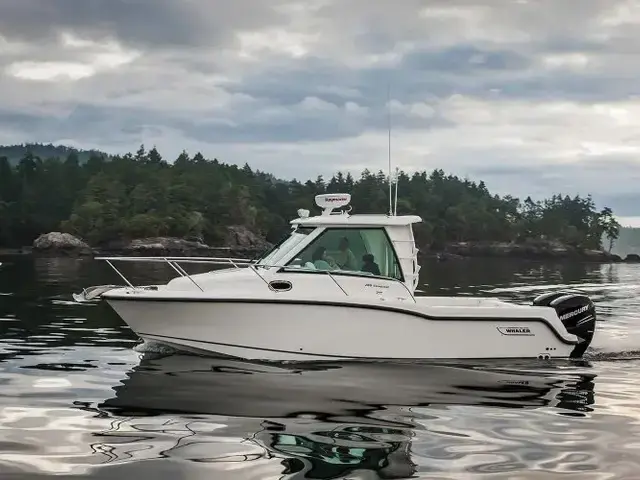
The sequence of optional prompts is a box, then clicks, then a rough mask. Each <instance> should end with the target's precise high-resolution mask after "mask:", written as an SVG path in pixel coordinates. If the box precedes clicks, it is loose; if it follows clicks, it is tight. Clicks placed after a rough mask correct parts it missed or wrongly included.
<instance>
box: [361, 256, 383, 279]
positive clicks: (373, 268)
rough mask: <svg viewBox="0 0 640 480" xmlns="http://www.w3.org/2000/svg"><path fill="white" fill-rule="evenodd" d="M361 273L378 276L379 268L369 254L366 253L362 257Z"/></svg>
mask: <svg viewBox="0 0 640 480" xmlns="http://www.w3.org/2000/svg"><path fill="white" fill-rule="evenodd" d="M362 262H363V264H362V271H363V272H369V273H372V274H374V275H380V267H379V266H378V264H377V263H376V262H375V258H374V256H373V255H371V254H370V253H366V254H364V255H363V256H362Z"/></svg>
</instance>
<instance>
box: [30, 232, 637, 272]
mask: <svg viewBox="0 0 640 480" xmlns="http://www.w3.org/2000/svg"><path fill="white" fill-rule="evenodd" d="M223 245H224V246H211V245H207V244H206V243H204V242H203V241H202V240H201V239H196V238H172V237H150V238H140V239H132V240H120V241H115V242H109V243H107V244H104V245H99V246H93V247H92V246H89V245H88V244H87V243H86V242H84V241H83V240H82V239H79V238H77V237H74V236H73V235H70V234H68V233H61V232H50V233H47V234H43V235H40V236H39V237H38V238H37V239H36V240H35V241H34V242H33V247H32V248H31V251H32V252H33V253H34V254H41V255H57V256H65V255H67V256H68V255H74V256H81V255H104V254H107V255H125V256H189V257H199V256H203V257H204V256H233V257H244V258H247V257H249V258H250V257H253V256H255V255H256V253H259V252H263V251H265V250H267V249H268V248H270V247H271V244H270V243H269V242H267V241H266V240H264V238H262V237H260V236H259V235H256V234H255V233H254V232H252V231H250V230H249V229H247V228H246V227H243V226H240V225H236V226H232V227H228V228H227V232H226V236H225V238H224V241H223ZM420 251H421V254H420V256H421V257H423V258H425V257H426V258H436V259H438V260H441V261H446V260H458V259H463V258H468V257H487V258H514V259H524V260H573V261H581V262H600V263H617V262H628V263H640V255H637V254H629V255H627V256H626V257H625V258H624V259H623V258H621V257H620V256H618V255H614V254H610V253H608V252H605V251H602V250H582V249H577V248H575V247H572V246H569V245H564V244H561V243H558V242H553V241H541V240H539V241H529V242H524V243H509V242H457V243H450V244H447V245H445V246H444V248H442V249H439V250H432V249H429V248H421V249H420Z"/></svg>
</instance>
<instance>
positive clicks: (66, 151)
mask: <svg viewBox="0 0 640 480" xmlns="http://www.w3.org/2000/svg"><path fill="white" fill-rule="evenodd" d="M28 153H30V154H31V155H33V156H35V157H38V158H41V159H42V160H46V159H48V158H56V159H60V158H62V159H65V158H67V157H68V156H69V155H75V156H77V157H78V161H79V162H80V163H85V162H86V161H87V160H89V158H91V157H92V156H103V157H105V158H107V157H109V155H107V154H106V153H103V152H99V151H97V150H78V149H75V148H73V147H67V146H64V145H53V144H50V143H49V144H44V143H23V144H19V145H0V158H2V157H6V158H7V160H9V163H10V164H11V165H17V164H18V163H19V162H20V160H22V158H24V156H25V155H27V154H28Z"/></svg>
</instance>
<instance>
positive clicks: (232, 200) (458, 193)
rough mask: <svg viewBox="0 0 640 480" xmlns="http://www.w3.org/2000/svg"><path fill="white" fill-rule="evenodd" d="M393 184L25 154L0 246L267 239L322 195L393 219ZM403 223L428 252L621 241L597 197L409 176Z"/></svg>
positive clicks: (8, 184)
mask: <svg viewBox="0 0 640 480" xmlns="http://www.w3.org/2000/svg"><path fill="white" fill-rule="evenodd" d="M388 182H389V179H388V176H387V175H386V174H385V173H383V172H382V171H379V172H377V173H374V172H371V171H369V170H365V171H363V172H362V174H361V175H360V177H359V178H353V176H352V175H351V174H349V173H347V174H343V173H341V172H338V173H336V174H335V175H334V176H333V177H332V178H330V179H327V180H325V179H324V178H323V177H322V176H318V177H317V178H316V179H315V180H307V181H305V182H301V181H298V180H295V179H294V180H291V181H285V180H280V179H277V178H275V177H274V176H273V175H270V174H269V173H265V172H261V171H258V170H252V169H251V168H250V167H249V166H248V165H246V164H245V165H244V166H243V167H238V166H236V165H230V164H225V163H222V162H219V161H218V160H216V159H213V160H208V159H205V158H204V156H203V155H202V154H200V153H197V154H195V155H194V156H190V155H188V154H187V153H186V152H183V153H182V154H180V156H179V157H178V158H177V159H176V160H175V161H174V162H172V163H169V162H167V161H166V160H165V159H164V158H163V157H162V156H161V154H160V153H159V152H158V151H157V150H156V149H155V148H152V149H151V150H148V151H147V150H146V149H145V147H144V145H142V146H141V147H140V148H139V149H138V151H137V152H135V153H128V154H126V155H117V156H109V157H107V156H106V155H101V154H98V153H95V152H92V153H91V155H90V156H89V158H88V159H87V160H85V161H82V162H81V161H80V160H79V157H78V154H77V153H76V152H75V151H71V153H69V155H67V156H66V158H57V157H52V158H45V159H42V158H40V157H38V156H36V155H34V154H33V153H32V152H30V151H27V152H26V153H25V154H24V155H23V157H22V158H21V159H20V161H19V162H17V164H16V165H13V162H9V160H8V158H6V157H0V245H2V246H22V245H27V244H31V242H32V241H33V240H34V239H35V238H36V237H37V236H38V235H39V234H41V233H46V232H49V231H54V230H62V231H66V232H69V233H72V234H74V235H78V236H80V237H81V238H83V239H85V240H86V241H87V242H89V243H90V244H92V245H100V244H104V243H107V242H109V241H112V240H121V239H128V238H144V237H150V236H172V237H198V238H201V239H202V240H204V241H205V242H207V243H209V244H211V245H217V244H220V242H222V241H223V238H224V236H225V231H226V227H228V226H231V225H243V226H246V227H247V228H249V229H251V230H253V231H254V232H255V233H258V234H261V235H263V236H264V237H265V238H266V239H267V240H269V241H272V242H273V241H277V240H278V239H279V238H280V237H281V236H282V235H283V234H285V233H286V232H287V231H288V230H289V223H288V222H289V221H290V220H291V219H292V218H295V217H296V216H297V214H296V212H297V210H298V209H299V208H307V209H309V210H311V211H312V212H313V211H316V210H317V207H316V206H315V204H314V196H315V195H317V194H320V193H336V192H346V193H351V194H352V206H353V211H354V213H383V212H386V211H388V205H389V199H388V188H389V183H388ZM397 182H398V206H397V213H398V214H399V215H401V214H416V215H420V216H421V217H422V218H423V223H422V224H419V225H417V226H416V236H417V237H418V239H419V241H420V243H421V246H422V248H424V246H430V247H432V248H440V247H442V246H444V245H445V244H447V243H448V242H460V241H505V242H524V241H528V240H541V239H547V240H557V241H560V242H562V243H564V244H567V245H572V246H575V247H578V248H592V249H598V248H601V247H602V245H601V242H602V237H603V234H604V236H609V237H611V238H616V237H617V235H618V230H619V227H620V226H619V225H618V224H617V222H616V221H615V218H614V217H613V212H612V211H611V209H610V208H608V207H605V208H603V209H601V210H599V209H597V208H596V206H595V203H594V201H593V200H592V198H591V197H590V196H587V197H580V196H577V195H576V196H569V195H561V194H557V195H553V196H552V197H551V198H547V199H543V200H539V201H534V200H532V199H531V198H526V199H525V200H523V201H521V200H519V199H518V198H515V197H512V196H509V195H507V196H503V197H500V196H498V195H494V194H491V193H490V192H489V190H488V189H487V187H486V186H485V184H484V182H482V181H481V182H474V181H470V180H468V179H462V178H459V177H457V176H454V175H447V174H445V172H444V171H443V170H440V169H436V170H433V171H431V172H426V171H422V172H416V173H413V174H411V175H409V174H407V173H405V172H399V174H398V176H397Z"/></svg>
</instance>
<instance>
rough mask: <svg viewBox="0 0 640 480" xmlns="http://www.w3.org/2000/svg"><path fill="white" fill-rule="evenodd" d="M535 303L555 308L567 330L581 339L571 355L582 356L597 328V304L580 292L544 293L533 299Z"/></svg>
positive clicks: (572, 356)
mask: <svg viewBox="0 0 640 480" xmlns="http://www.w3.org/2000/svg"><path fill="white" fill-rule="evenodd" d="M533 305H535V306H538V307H552V308H553V309H555V311H556V313H557V314H558V317H559V318H560V321H562V324H563V325H564V326H565V328H566V329H567V332H569V333H571V334H573V335H576V336H577V337H578V338H579V339H580V340H581V342H580V343H579V344H578V345H576V347H575V348H574V349H573V351H572V352H571V354H570V357H571V358H579V357H582V355H584V352H585V351H586V350H587V347H589V345H590V344H591V341H592V340H593V334H594V333H595V330H596V306H595V305H594V304H593V302H592V301H591V299H590V298H589V297H587V296H586V295H581V294H579V293H570V292H554V293H544V294H542V295H539V296H537V297H536V298H535V299H534V300H533Z"/></svg>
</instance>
